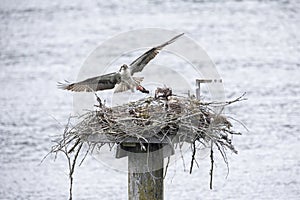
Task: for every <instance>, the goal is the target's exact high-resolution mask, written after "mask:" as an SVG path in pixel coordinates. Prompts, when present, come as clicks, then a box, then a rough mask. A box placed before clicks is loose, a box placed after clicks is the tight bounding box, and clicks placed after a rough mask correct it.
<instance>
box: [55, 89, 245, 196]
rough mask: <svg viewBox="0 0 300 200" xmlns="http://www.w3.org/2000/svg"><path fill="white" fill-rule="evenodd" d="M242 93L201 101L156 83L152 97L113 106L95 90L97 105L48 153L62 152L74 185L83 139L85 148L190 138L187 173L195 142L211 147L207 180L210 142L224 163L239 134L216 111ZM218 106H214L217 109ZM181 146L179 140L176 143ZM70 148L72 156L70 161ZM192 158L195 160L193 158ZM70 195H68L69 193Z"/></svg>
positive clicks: (184, 140) (165, 141)
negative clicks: (220, 100)
mask: <svg viewBox="0 0 300 200" xmlns="http://www.w3.org/2000/svg"><path fill="white" fill-rule="evenodd" d="M243 96H244V95H242V96H241V97H239V98H237V99H234V100H232V101H227V102H210V103H209V102H202V101H200V100H198V99H196V98H195V97H192V96H188V97H183V96H177V95H172V91H171V90H170V89H168V88H164V89H161V88H159V89H158V90H157V91H156V94H155V97H147V98H143V99H140V100H138V101H134V102H130V103H127V104H123V105H120V106H115V107H108V106H105V105H103V104H102V102H101V100H100V98H99V97H98V96H97V95H96V97H97V101H98V103H99V105H96V107H97V108H96V109H95V110H94V111H88V112H86V113H85V114H83V115H81V116H79V117H76V119H77V121H76V122H75V125H71V124H72V123H71V121H70V120H71V118H69V121H68V124H67V125H66V127H65V130H64V133H63V136H62V138H60V139H58V140H57V141H56V145H54V146H53V147H52V150H51V152H50V153H58V152H63V153H64V154H65V155H66V157H67V159H68V164H69V171H70V173H69V175H70V180H71V182H70V184H71V187H70V188H71V189H70V191H71V190H72V182H73V178H72V175H73V172H74V169H75V168H74V167H75V163H76V159H77V157H78V154H79V152H80V150H81V147H82V145H83V144H88V151H87V152H86V154H85V155H84V157H83V159H82V161H81V163H82V162H83V160H84V159H85V157H86V155H87V153H88V152H92V150H93V149H94V147H95V146H98V147H101V146H102V145H103V144H107V143H108V144H122V143H128V142H129V143H139V144H140V145H141V146H142V147H144V144H145V143H163V144H171V145H172V146H173V144H174V143H181V144H182V143H183V142H187V143H191V149H192V159H191V166H190V173H191V172H192V168H193V163H194V161H195V153H196V145H195V143H196V142H199V143H200V144H202V145H204V146H205V147H210V149H211V156H210V157H211V171H210V175H211V181H210V183H211V185H210V187H211V188H212V173H213V163H214V159H213V145H214V146H216V147H217V149H218V150H219V152H220V153H221V155H222V157H223V159H224V161H225V163H226V164H227V166H228V163H227V157H226V152H225V151H226V149H228V150H230V151H232V152H234V153H237V150H236V149H235V148H234V146H233V144H232V142H231V138H232V136H233V135H240V133H239V132H236V131H234V130H232V124H231V122H230V121H229V119H228V118H227V117H226V116H224V115H221V114H219V113H216V111H215V110H218V111H220V110H223V108H224V107H225V106H227V105H229V104H232V103H235V102H238V101H241V100H244V99H243ZM215 108H218V109H215ZM179 146H180V145H179ZM72 152H75V154H74V155H73V158H74V159H73V161H72V160H71V156H72ZM195 162H196V161H195ZM70 196H71V194H70Z"/></svg>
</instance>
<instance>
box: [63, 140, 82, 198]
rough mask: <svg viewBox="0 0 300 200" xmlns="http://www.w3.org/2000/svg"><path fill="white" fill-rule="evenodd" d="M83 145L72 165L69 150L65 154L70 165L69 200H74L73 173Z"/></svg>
mask: <svg viewBox="0 0 300 200" xmlns="http://www.w3.org/2000/svg"><path fill="white" fill-rule="evenodd" d="M82 145H83V143H81V144H80V146H79V147H78V149H77V151H76V154H75V156H74V159H73V162H72V163H71V158H70V156H69V154H68V152H67V150H66V151H65V152H64V153H65V155H66V156H67V159H68V163H69V170H70V171H69V179H70V194H69V195H70V196H69V200H72V190H73V173H74V170H75V164H76V160H77V158H78V155H79V152H80V150H81V147H82Z"/></svg>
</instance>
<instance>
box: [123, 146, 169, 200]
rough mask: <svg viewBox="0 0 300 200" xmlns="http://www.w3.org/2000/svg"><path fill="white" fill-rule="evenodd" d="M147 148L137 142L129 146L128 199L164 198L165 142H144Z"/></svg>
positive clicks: (153, 199) (150, 199)
mask: <svg viewBox="0 0 300 200" xmlns="http://www.w3.org/2000/svg"><path fill="white" fill-rule="evenodd" d="M144 146H145V147H146V149H142V148H141V145H140V144H138V143H135V146H134V147H129V148H127V151H128V150H129V151H130V153H128V199H129V200H163V196H164V181H163V171H164V168H163V164H164V162H163V161H164V158H163V151H162V146H163V144H157V143H149V144H144Z"/></svg>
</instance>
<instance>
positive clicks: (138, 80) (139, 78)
mask: <svg viewBox="0 0 300 200" xmlns="http://www.w3.org/2000/svg"><path fill="white" fill-rule="evenodd" d="M132 78H133V80H134V81H135V82H136V83H137V84H138V85H140V84H141V82H142V81H143V80H144V77H132Z"/></svg>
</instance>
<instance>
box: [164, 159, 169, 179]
mask: <svg viewBox="0 0 300 200" xmlns="http://www.w3.org/2000/svg"><path fill="white" fill-rule="evenodd" d="M169 164H170V156H169V157H168V161H167V165H166V169H165V174H164V177H163V179H165V178H166V176H167V171H168V167H169Z"/></svg>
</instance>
